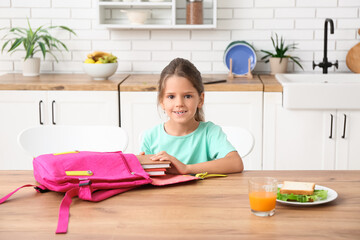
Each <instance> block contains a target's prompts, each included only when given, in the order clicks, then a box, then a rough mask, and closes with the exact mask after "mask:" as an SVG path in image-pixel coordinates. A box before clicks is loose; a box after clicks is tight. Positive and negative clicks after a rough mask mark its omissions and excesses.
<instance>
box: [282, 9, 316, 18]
mask: <svg viewBox="0 0 360 240" xmlns="http://www.w3.org/2000/svg"><path fill="white" fill-rule="evenodd" d="M275 17H276V18H291V19H293V18H314V17H315V8H278V9H275Z"/></svg>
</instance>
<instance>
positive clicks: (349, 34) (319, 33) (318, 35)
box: [314, 29, 357, 40]
mask: <svg viewBox="0 0 360 240" xmlns="http://www.w3.org/2000/svg"><path fill="white" fill-rule="evenodd" d="M328 31H329V32H328V39H355V35H356V34H357V31H356V30H355V29H349V30H340V29H336V30H334V34H330V30H328ZM314 39H316V40H317V39H324V30H316V31H315V37H314Z"/></svg>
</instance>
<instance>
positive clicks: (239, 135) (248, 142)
mask: <svg viewBox="0 0 360 240" xmlns="http://www.w3.org/2000/svg"><path fill="white" fill-rule="evenodd" d="M221 128H222V130H223V131H224V132H225V134H226V135H227V138H228V140H229V142H230V143H231V144H232V145H233V146H234V147H235V148H236V150H237V151H238V153H239V155H240V157H242V158H244V157H246V156H247V155H249V153H250V152H251V151H252V149H253V148H254V144H255V139H254V137H253V135H252V134H251V133H250V131H249V130H247V129H245V128H241V127H230V126H222V127H221Z"/></svg>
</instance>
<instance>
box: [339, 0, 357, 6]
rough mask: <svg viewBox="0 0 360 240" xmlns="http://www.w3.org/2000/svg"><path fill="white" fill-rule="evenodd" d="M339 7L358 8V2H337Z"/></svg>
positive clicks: (351, 0)
mask: <svg viewBox="0 0 360 240" xmlns="http://www.w3.org/2000/svg"><path fill="white" fill-rule="evenodd" d="M339 6H340V7H344V6H345V7H360V2H359V0H339Z"/></svg>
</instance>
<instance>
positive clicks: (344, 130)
mask: <svg viewBox="0 0 360 240" xmlns="http://www.w3.org/2000/svg"><path fill="white" fill-rule="evenodd" d="M346 118H347V117H346V114H344V128H343V135H342V136H341V138H345V132H346Z"/></svg>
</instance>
